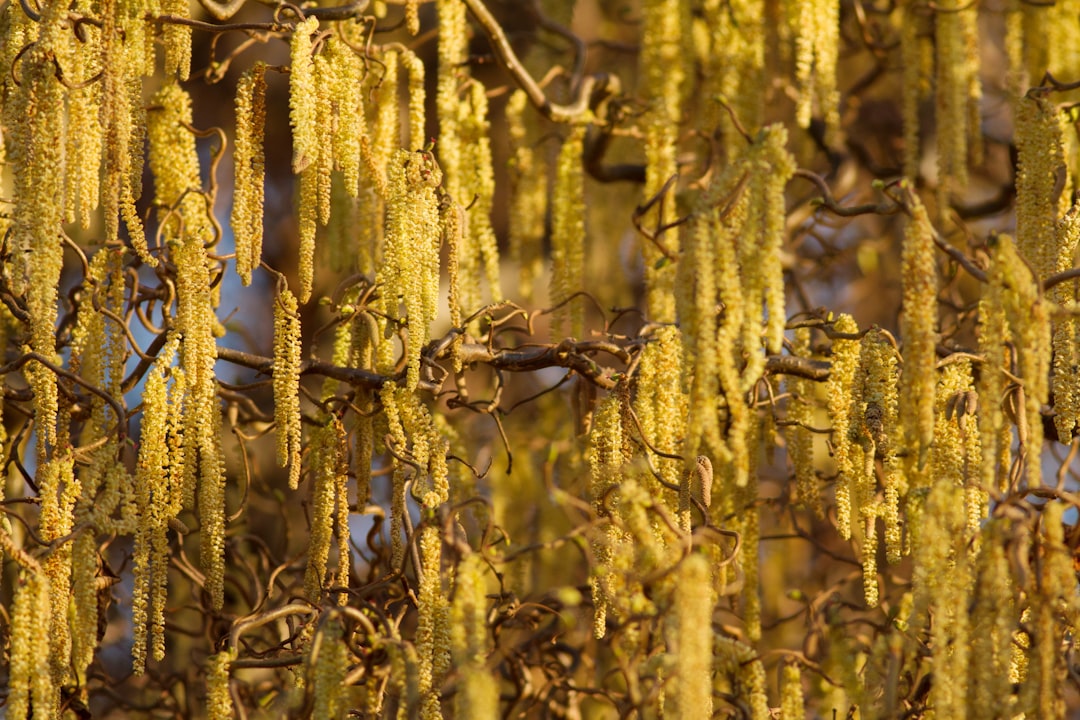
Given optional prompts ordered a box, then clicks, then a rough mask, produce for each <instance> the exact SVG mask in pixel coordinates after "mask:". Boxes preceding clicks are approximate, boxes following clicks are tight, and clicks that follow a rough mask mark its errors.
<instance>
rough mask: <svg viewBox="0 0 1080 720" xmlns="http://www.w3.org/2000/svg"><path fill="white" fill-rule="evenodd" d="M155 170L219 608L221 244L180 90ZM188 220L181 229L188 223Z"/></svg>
mask: <svg viewBox="0 0 1080 720" xmlns="http://www.w3.org/2000/svg"><path fill="white" fill-rule="evenodd" d="M151 107H153V108H155V111H154V112H153V113H151V115H150V121H149V128H148V133H149V139H150V169H151V171H152V172H153V173H154V179H155V190H156V192H157V200H158V204H159V206H160V207H162V208H169V209H168V210H162V211H161V213H162V220H161V222H162V229H161V235H162V238H163V240H164V241H165V243H166V245H167V247H168V249H169V251H170V254H171V256H172V261H173V263H174V264H175V265H176V268H177V277H176V294H177V306H178V310H177V316H176V328H177V330H178V331H179V332H180V334H181V337H182V338H183V340H182V345H181V349H180V364H181V367H182V368H183V370H184V374H185V376H186V382H187V387H188V389H189V393H190V394H189V397H188V400H187V404H186V407H187V408H188V411H187V412H186V413H185V414H184V467H185V475H186V478H185V483H188V484H190V485H191V486H194V485H195V482H196V479H197V481H198V492H199V511H200V524H201V529H200V541H201V562H202V565H203V570H204V573H205V575H206V590H207V592H208V593H209V595H210V598H211V602H212V604H213V606H214V607H215V608H220V607H221V604H222V601H223V599H224V572H225V560H224V550H225V466H224V459H223V457H222V450H221V413H220V412H219V406H218V401H217V378H216V377H215V374H214V363H215V362H216V361H217V343H216V341H215V339H214V326H215V324H216V316H215V313H214V303H213V291H212V289H211V282H210V274H211V266H210V262H211V261H210V258H209V257H208V255H207V250H206V246H207V245H208V244H209V243H211V242H212V241H213V239H214V236H213V229H212V225H211V223H210V219H209V217H208V215H207V207H206V203H205V200H204V198H203V197H201V196H200V195H199V194H198V193H194V192H189V190H190V189H192V188H199V187H200V181H199V160H198V155H197V154H196V151H195V139H194V136H193V135H192V134H191V132H190V131H189V130H188V129H187V127H185V125H190V123H191V99H190V98H189V97H188V95H187V93H185V92H184V91H183V90H182V89H181V88H180V87H179V86H178V85H176V84H175V83H169V84H167V85H165V86H163V87H162V88H161V89H160V90H159V91H158V92H157V93H156V94H155V95H154V97H153V98H152V99H151ZM181 220H182V222H181Z"/></svg>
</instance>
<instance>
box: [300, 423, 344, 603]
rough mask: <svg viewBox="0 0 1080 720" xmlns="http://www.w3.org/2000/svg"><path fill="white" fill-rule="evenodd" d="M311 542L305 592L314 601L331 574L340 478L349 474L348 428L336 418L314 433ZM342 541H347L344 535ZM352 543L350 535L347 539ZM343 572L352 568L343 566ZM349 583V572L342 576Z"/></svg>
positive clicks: (312, 447) (320, 426) (312, 436)
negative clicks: (331, 548) (328, 566)
mask: <svg viewBox="0 0 1080 720" xmlns="http://www.w3.org/2000/svg"><path fill="white" fill-rule="evenodd" d="M309 445H310V453H311V478H312V483H311V531H310V532H311V541H310V545H309V547H308V563H307V570H306V572H305V573H304V593H305V594H306V595H307V597H308V599H309V600H310V601H311V602H318V601H319V599H320V597H321V596H322V589H323V585H324V584H325V581H326V577H327V559H328V558H329V557H330V544H331V541H332V540H333V533H334V528H335V526H336V525H337V524H338V522H337V521H338V514H337V504H338V498H337V493H338V489H339V488H340V487H341V482H340V481H339V477H340V476H342V475H345V474H347V473H348V457H347V455H346V452H347V448H346V446H345V444H344V428H343V427H342V425H341V421H340V420H339V419H337V418H336V417H329V418H323V422H322V424H320V425H319V426H318V427H317V428H316V429H314V430H313V431H312V432H311V438H310V441H309ZM338 542H339V543H341V542H343V540H342V538H341V536H340V535H339V537H338ZM344 542H345V544H348V538H347V537H346V538H345V539H344ZM340 571H341V572H343V573H347V572H348V567H344V568H340ZM342 580H343V582H342V584H347V581H348V577H347V575H346V576H345V577H343V578H342Z"/></svg>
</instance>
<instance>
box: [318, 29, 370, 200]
mask: <svg viewBox="0 0 1080 720" xmlns="http://www.w3.org/2000/svg"><path fill="white" fill-rule="evenodd" d="M327 60H328V62H329V63H330V66H331V83H332V87H331V96H332V98H333V102H334V107H335V108H336V113H335V117H334V134H333V154H334V165H335V166H336V167H337V168H338V169H339V170H340V171H341V173H342V175H343V176H344V178H343V181H344V183H343V190H344V191H345V194H346V195H347V196H348V197H350V198H355V197H356V196H357V193H358V192H359V188H360V159H361V153H362V150H361V146H362V143H365V142H368V143H369V142H370V139H369V138H368V130H367V116H366V115H365V113H364V104H365V103H364V66H363V63H362V62H361V61H360V58H359V57H357V55H356V53H354V52H353V51H352V49H351V48H349V47H347V46H346V45H345V43H344V42H339V41H337V39H336V38H335V39H333V40H331V41H330V42H329V47H328V49H327ZM369 151H370V148H369Z"/></svg>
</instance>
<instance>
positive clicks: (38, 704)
mask: <svg viewBox="0 0 1080 720" xmlns="http://www.w3.org/2000/svg"><path fill="white" fill-rule="evenodd" d="M49 594H50V591H49V581H48V579H47V578H46V577H45V576H44V575H42V574H40V573H37V572H33V571H29V570H27V571H23V573H22V574H21V576H20V578H19V583H18V585H17V586H16V588H15V598H14V602H13V604H12V609H11V624H10V626H9V627H10V633H11V635H10V650H9V653H10V654H9V655H8V693H7V702H6V707H5V711H6V715H5V716H6V717H10V718H13V720H14V719H15V718H19V719H20V720H21V719H22V718H25V717H27V713H28V712H29V711H30V707H31V702H32V703H33V708H34V718H35V720H37V719H38V718H41V720H45V719H46V718H53V717H59V710H58V701H59V697H58V695H57V693H56V690H58V688H54V687H53V683H52V672H51V670H50V667H49V630H50V624H51V617H50V603H49ZM65 617H66V613H65Z"/></svg>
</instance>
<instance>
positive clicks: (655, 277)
mask: <svg viewBox="0 0 1080 720" xmlns="http://www.w3.org/2000/svg"><path fill="white" fill-rule="evenodd" d="M687 6H688V4H687V3H684V2H681V0H647V1H646V2H644V3H642V15H643V17H642V23H643V24H642V27H643V33H642V39H641V58H640V72H641V76H642V78H643V88H642V95H643V96H644V97H645V99H646V101H647V102H648V106H647V110H646V113H645V117H644V123H643V124H644V129H645V187H644V188H643V192H642V201H643V202H649V201H650V200H652V199H654V198H655V197H656V196H657V195H658V194H659V193H660V192H661V191H662V190H664V187H665V185H666V184H667V182H668V180H670V179H671V178H672V177H673V176H676V175H677V174H678V167H677V165H676V162H675V156H676V152H677V141H678V138H679V121H680V120H681V116H682V109H681V107H680V100H681V96H682V92H683V87H682V86H683V84H684V83H685V81H686V68H685V60H686V57H687V53H686V47H685V44H686V39H685V38H684V32H683V30H684V28H685V27H686V22H685V18H684V14H685V13H686V10H687ZM664 191H665V192H668V193H669V196H668V197H667V198H665V199H664V201H663V202H657V203H656V204H655V207H656V211H655V212H650V213H649V214H648V215H646V216H645V219H646V224H647V226H649V227H655V228H662V227H665V226H668V225H670V224H671V223H672V221H673V220H675V217H676V215H677V211H676V208H675V202H674V195H675V194H674V192H672V191H671V190H670V189H668V190H664ZM656 239H657V241H658V242H659V243H660V244H662V245H663V246H665V247H666V248H667V249H668V252H669V253H671V252H678V235H677V233H675V232H672V231H671V230H670V229H669V230H667V231H659V235H658V237H657V238H656ZM642 254H643V258H644V265H645V278H646V279H645V287H646V305H647V307H648V315H649V317H650V318H651V319H652V320H654V321H657V322H672V321H674V320H675V295H674V283H675V274H676V271H675V267H674V265H673V264H672V263H670V262H667V261H666V258H665V257H664V254H663V253H662V251H661V250H660V249H659V247H657V244H656V243H652V242H648V241H646V242H643V243H642Z"/></svg>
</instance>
